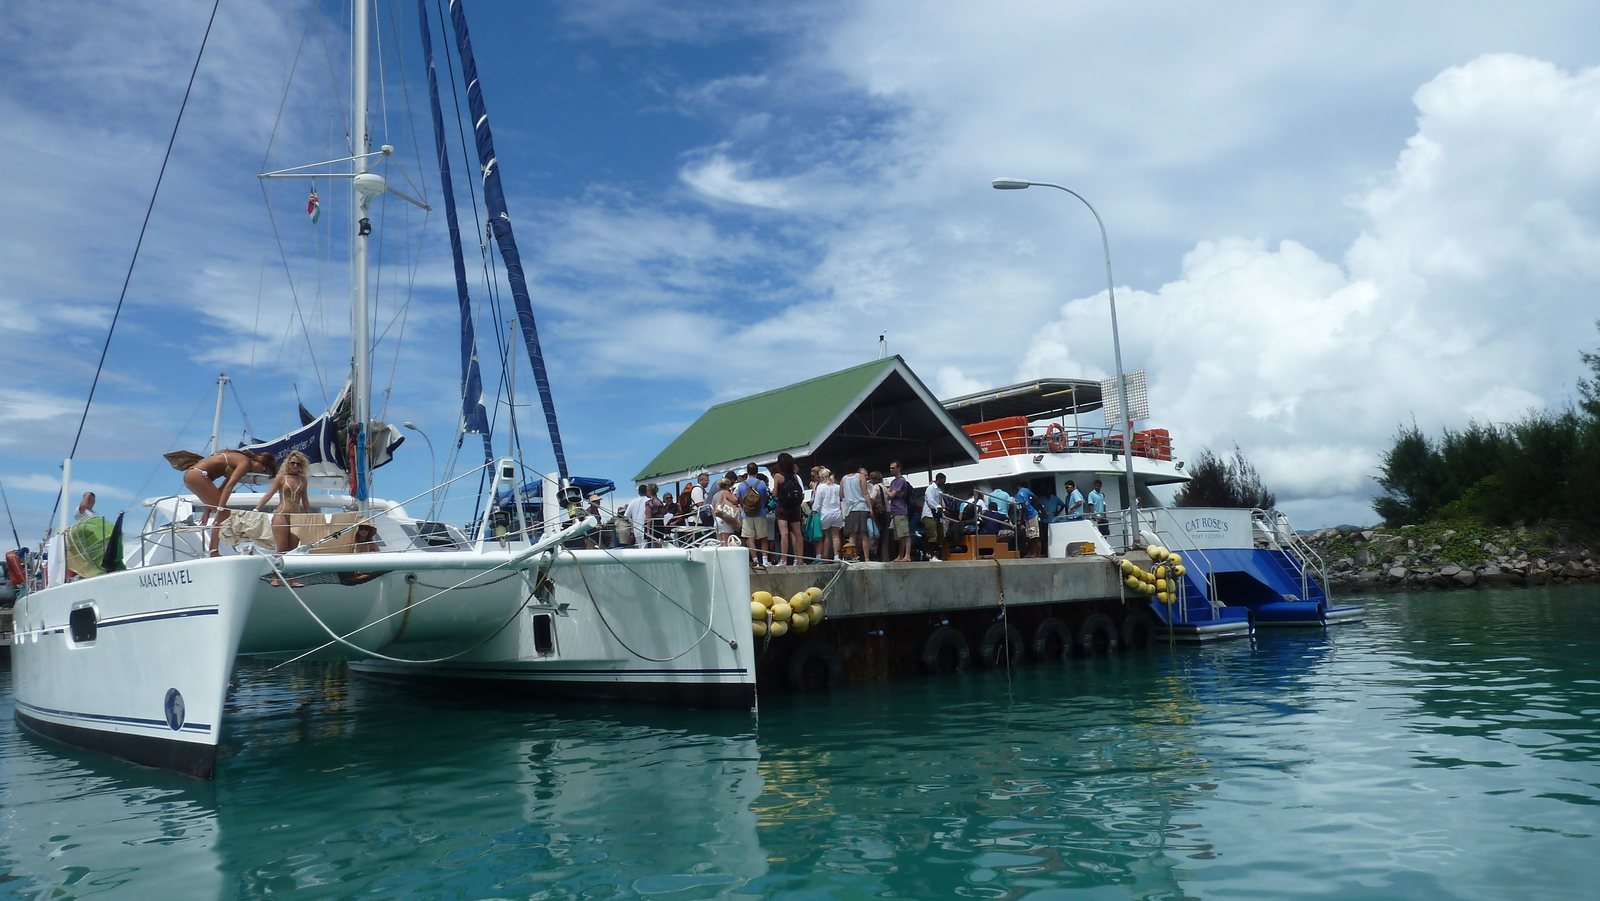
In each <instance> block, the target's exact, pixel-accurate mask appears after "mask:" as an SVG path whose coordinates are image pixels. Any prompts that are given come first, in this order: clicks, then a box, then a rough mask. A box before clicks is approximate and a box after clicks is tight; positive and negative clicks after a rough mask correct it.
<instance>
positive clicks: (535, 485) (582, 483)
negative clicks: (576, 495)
mask: <svg viewBox="0 0 1600 901" xmlns="http://www.w3.org/2000/svg"><path fill="white" fill-rule="evenodd" d="M568 484H570V485H572V487H574V488H577V489H579V490H581V491H582V492H583V496H584V497H588V496H589V495H591V494H607V493H610V492H612V491H616V490H617V483H616V482H613V481H611V480H610V479H597V478H593V477H591V476H573V477H572V479H571V480H570V482H569V483H568ZM543 498H544V479H534V480H533V481H531V482H525V483H523V485H522V499H523V500H524V501H526V502H527V503H530V504H537V503H542V502H543ZM514 500H515V499H514V498H513V497H512V496H511V490H510V489H508V488H503V489H501V490H499V491H496V492H495V494H494V505H495V507H496V508H497V509H501V510H509V509H510V508H511V506H512V502H513V501H514Z"/></svg>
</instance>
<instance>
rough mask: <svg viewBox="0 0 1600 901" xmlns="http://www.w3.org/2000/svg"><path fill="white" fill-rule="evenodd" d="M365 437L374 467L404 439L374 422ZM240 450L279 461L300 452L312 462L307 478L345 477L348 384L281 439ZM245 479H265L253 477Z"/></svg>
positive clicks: (389, 457) (347, 471)
mask: <svg viewBox="0 0 1600 901" xmlns="http://www.w3.org/2000/svg"><path fill="white" fill-rule="evenodd" d="M367 436H368V443H367V448H368V450H367V453H368V459H370V460H371V461H372V468H373V469H377V468H378V467H380V466H382V465H384V464H385V463H388V462H389V461H390V460H392V459H394V451H395V448H397V447H399V446H400V445H401V444H403V443H404V442H405V440H406V439H405V436H404V435H402V434H400V430H399V429H397V428H395V427H394V426H392V425H390V424H389V423H387V422H376V421H375V422H373V423H372V425H371V427H370V428H369V429H368V430H367ZM240 450H247V451H251V452H253V453H263V452H264V453H269V454H272V456H273V457H274V458H276V459H277V461H278V462H279V463H282V462H283V460H284V458H285V457H287V456H288V455H289V453H290V452H291V451H299V452H300V453H302V454H305V455H306V460H307V461H308V462H309V463H310V464H311V465H310V466H309V467H307V469H306V476H307V477H309V478H318V479H339V480H341V481H342V480H347V479H348V478H349V475H350V383H349V382H346V383H345V386H344V388H343V390H341V391H340V392H339V396H338V397H337V398H335V399H334V401H333V406H331V407H329V408H328V411H327V412H326V413H323V414H322V415H321V416H318V417H317V418H315V419H313V420H311V422H309V423H307V424H305V425H303V426H301V427H300V428H298V429H295V430H294V431H292V432H290V433H289V434H287V435H284V436H283V437H281V438H274V439H273V440H271V441H263V442H261V443H259V444H246V445H242V446H241V447H240ZM247 481H252V482H264V481H267V479H264V478H262V477H260V476H256V477H252V478H249V479H247Z"/></svg>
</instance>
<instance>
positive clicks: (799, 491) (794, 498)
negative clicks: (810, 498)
mask: <svg viewBox="0 0 1600 901" xmlns="http://www.w3.org/2000/svg"><path fill="white" fill-rule="evenodd" d="M805 496H806V494H805V489H803V488H801V487H800V479H799V477H797V476H796V475H795V474H794V473H785V474H784V476H783V484H782V485H779V486H778V500H780V501H782V502H783V503H785V504H787V505H788V506H790V507H798V506H800V502H801V501H802V500H804V499H805Z"/></svg>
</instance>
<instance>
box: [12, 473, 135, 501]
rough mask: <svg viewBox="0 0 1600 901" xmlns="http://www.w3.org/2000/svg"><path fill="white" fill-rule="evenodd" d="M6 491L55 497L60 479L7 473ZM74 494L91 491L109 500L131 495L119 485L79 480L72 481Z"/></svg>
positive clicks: (31, 474) (59, 491) (58, 477)
mask: <svg viewBox="0 0 1600 901" xmlns="http://www.w3.org/2000/svg"><path fill="white" fill-rule="evenodd" d="M5 481H6V488H7V490H14V491H37V492H40V493H42V494H49V495H57V494H60V493H61V477H60V476H47V475H40V474H38V473H28V474H25V475H14V474H11V473H7V474H6V477H5ZM72 490H73V492H74V494H76V493H77V492H80V491H93V492H94V493H95V494H97V495H104V496H105V497H109V498H119V499H120V498H131V497H133V493H132V492H130V491H129V490H128V489H127V488H124V487H122V486H120V485H107V484H104V483H101V482H88V481H82V480H79V479H73V480H72Z"/></svg>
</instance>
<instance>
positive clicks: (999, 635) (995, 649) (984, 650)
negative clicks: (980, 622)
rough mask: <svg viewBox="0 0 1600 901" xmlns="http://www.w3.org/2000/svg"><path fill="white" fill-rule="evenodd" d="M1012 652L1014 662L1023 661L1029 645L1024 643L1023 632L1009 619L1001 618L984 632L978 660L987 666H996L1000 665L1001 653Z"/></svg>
mask: <svg viewBox="0 0 1600 901" xmlns="http://www.w3.org/2000/svg"><path fill="white" fill-rule="evenodd" d="M1008 650H1009V652H1010V654H1011V662H1012V663H1021V662H1022V659H1023V657H1025V656H1026V655H1027V653H1028V646H1027V645H1025V644H1023V643H1022V633H1021V632H1019V631H1018V630H1017V627H1016V626H1013V625H1011V623H1010V621H1008V620H999V621H997V622H995V623H994V624H992V625H990V626H989V630H988V631H986V632H984V633H983V640H982V641H980V642H978V662H979V663H981V664H983V665H984V666H985V667H989V668H994V667H998V666H999V665H1000V655H1001V654H1004V653H1007V651H1008Z"/></svg>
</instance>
